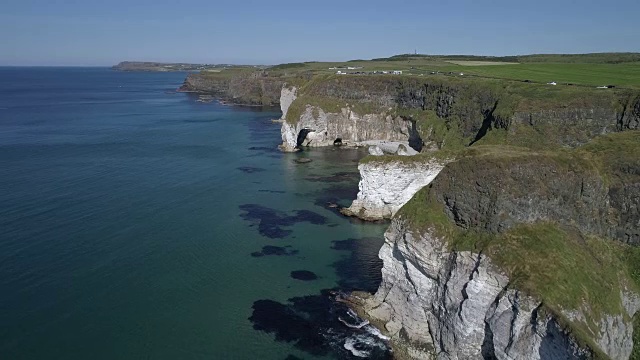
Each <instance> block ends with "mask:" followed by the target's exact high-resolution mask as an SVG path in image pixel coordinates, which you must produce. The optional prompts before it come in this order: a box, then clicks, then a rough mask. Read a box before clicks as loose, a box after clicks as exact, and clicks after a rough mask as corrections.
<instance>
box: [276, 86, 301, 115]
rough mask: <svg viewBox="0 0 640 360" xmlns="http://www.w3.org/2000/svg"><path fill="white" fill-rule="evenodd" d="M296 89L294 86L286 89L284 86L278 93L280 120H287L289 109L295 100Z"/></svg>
mask: <svg viewBox="0 0 640 360" xmlns="http://www.w3.org/2000/svg"><path fill="white" fill-rule="evenodd" d="M297 93H298V89H297V88H296V87H295V86H292V87H288V86H286V85H284V86H283V87H282V90H281V91H280V110H281V111H282V118H281V119H282V120H284V119H286V118H287V111H289V107H290V106H291V104H292V103H293V102H294V101H295V100H296V97H297Z"/></svg>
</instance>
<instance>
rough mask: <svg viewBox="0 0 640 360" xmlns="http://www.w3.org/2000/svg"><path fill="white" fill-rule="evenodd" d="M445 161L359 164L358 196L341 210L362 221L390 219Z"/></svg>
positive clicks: (433, 176)
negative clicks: (347, 206)
mask: <svg viewBox="0 0 640 360" xmlns="http://www.w3.org/2000/svg"><path fill="white" fill-rule="evenodd" d="M447 162H448V161H447V160H436V159H424V158H420V159H412V160H404V161H401V160H389V159H385V160H380V161H378V160H376V159H373V160H370V161H367V162H365V163H361V164H360V165H358V171H360V183H359V185H358V188H359V191H358V197H357V198H356V199H355V200H354V201H353V203H352V204H351V206H350V207H349V208H346V209H342V213H343V214H345V215H348V216H356V217H359V218H361V219H365V220H382V219H389V218H391V217H392V216H393V215H395V213H396V212H397V211H398V210H399V209H400V208H401V207H402V206H403V205H404V204H405V203H407V201H409V200H410V199H411V198H412V197H413V195H414V194H415V193H416V192H418V190H420V189H422V188H423V187H425V186H427V185H429V183H431V181H432V180H433V179H434V178H435V177H436V176H437V175H438V174H439V173H440V171H441V170H442V169H443V168H444V166H445V164H446V163H447Z"/></svg>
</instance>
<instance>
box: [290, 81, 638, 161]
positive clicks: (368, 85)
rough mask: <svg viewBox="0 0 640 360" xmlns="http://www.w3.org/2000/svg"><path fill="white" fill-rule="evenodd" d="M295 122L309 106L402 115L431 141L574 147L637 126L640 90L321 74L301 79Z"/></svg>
mask: <svg viewBox="0 0 640 360" xmlns="http://www.w3.org/2000/svg"><path fill="white" fill-rule="evenodd" d="M287 83H288V84H295V86H296V87H297V88H298V99H297V100H296V101H294V102H293V104H292V105H291V107H290V109H289V112H288V113H287V121H288V122H290V123H292V124H295V123H296V122H297V121H298V120H299V118H300V115H301V114H302V113H303V111H304V110H305V108H306V107H307V106H309V105H311V106H316V107H319V108H322V109H323V111H325V112H340V111H341V109H343V108H349V109H351V110H352V111H354V112H356V113H359V114H361V115H362V114H364V113H385V114H391V115H393V116H402V117H404V118H406V119H410V120H413V121H415V122H416V123H417V130H418V132H419V133H420V135H421V137H422V139H423V140H424V141H425V143H427V144H428V146H429V147H433V148H437V149H443V148H450V147H458V148H459V147H464V146H468V145H469V144H471V143H475V142H478V141H480V140H481V139H482V142H483V143H484V144H505V145H515V146H526V147H531V148H547V147H550V146H551V147H558V146H571V147H575V146H578V145H581V144H584V143H586V142H588V141H589V140H590V139H592V138H594V137H595V136H597V135H600V134H602V133H609V132H615V131H621V130H626V129H635V128H638V125H639V122H640V91H635V90H624V89H596V88H591V87H574V86H551V85H543V84H532V83H523V82H515V81H504V80H497V79H486V78H463V77H450V76H441V75H433V76H429V77H415V76H414V77H411V76H393V75H372V76H368V75H353V76H351V75H335V74H334V75H316V76H314V77H312V78H310V79H308V80H303V79H302V78H298V79H296V82H287Z"/></svg>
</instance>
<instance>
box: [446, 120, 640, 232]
mask: <svg viewBox="0 0 640 360" xmlns="http://www.w3.org/2000/svg"><path fill="white" fill-rule="evenodd" d="M629 134H631V133H629ZM618 138H620V137H618ZM615 139H616V137H613V138H612V140H614V141H615ZM637 140H640V137H637ZM637 146H638V145H636V147H634V148H630V150H634V149H637ZM595 155H596V156H597V152H596V153H595ZM619 167H620V168H622V169H624V171H626V177H625V178H624V180H617V179H619V178H621V175H616V174H615V173H614V174H609V175H607V174H601V171H602V170H599V169H597V168H595V167H594V166H593V165H592V163H591V162H589V161H588V160H585V159H584V158H583V157H581V156H580V155H577V154H576V155H571V154H567V153H558V154H554V155H550V154H541V153H529V152H524V153H518V152H515V153H512V154H511V155H508V156H502V155H487V156H480V157H468V158H462V159H460V160H458V161H456V162H454V163H451V164H450V166H447V167H446V168H445V169H444V170H443V171H442V172H441V173H440V175H439V181H438V182H435V183H434V184H433V190H434V193H435V194H437V195H436V197H437V199H438V201H439V202H440V203H442V204H443V205H444V209H445V213H446V214H447V215H448V217H449V218H450V219H451V220H452V221H453V222H455V224H456V225H457V226H459V227H460V228H463V229H470V228H474V229H482V230H483V231H488V232H491V233H500V232H504V231H506V230H508V229H510V228H511V227H513V226H515V225H517V224H522V223H534V222H537V221H547V220H552V221H556V222H558V223H561V224H565V225H570V226H575V227H577V228H578V229H579V230H580V231H582V232H584V233H589V234H597V235H599V236H602V237H606V238H611V239H617V240H619V241H622V242H625V243H630V244H638V243H640V235H639V232H638V225H639V224H640V211H639V209H640V162H638V160H633V159H630V161H628V162H623V163H621V164H620V165H619ZM604 178H611V179H612V180H610V181H609V182H608V183H606V182H605V181H604Z"/></svg>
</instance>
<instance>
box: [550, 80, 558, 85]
mask: <svg viewBox="0 0 640 360" xmlns="http://www.w3.org/2000/svg"><path fill="white" fill-rule="evenodd" d="M547 85H558V84H557V83H556V82H555V81H552V82H548V83H547Z"/></svg>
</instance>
